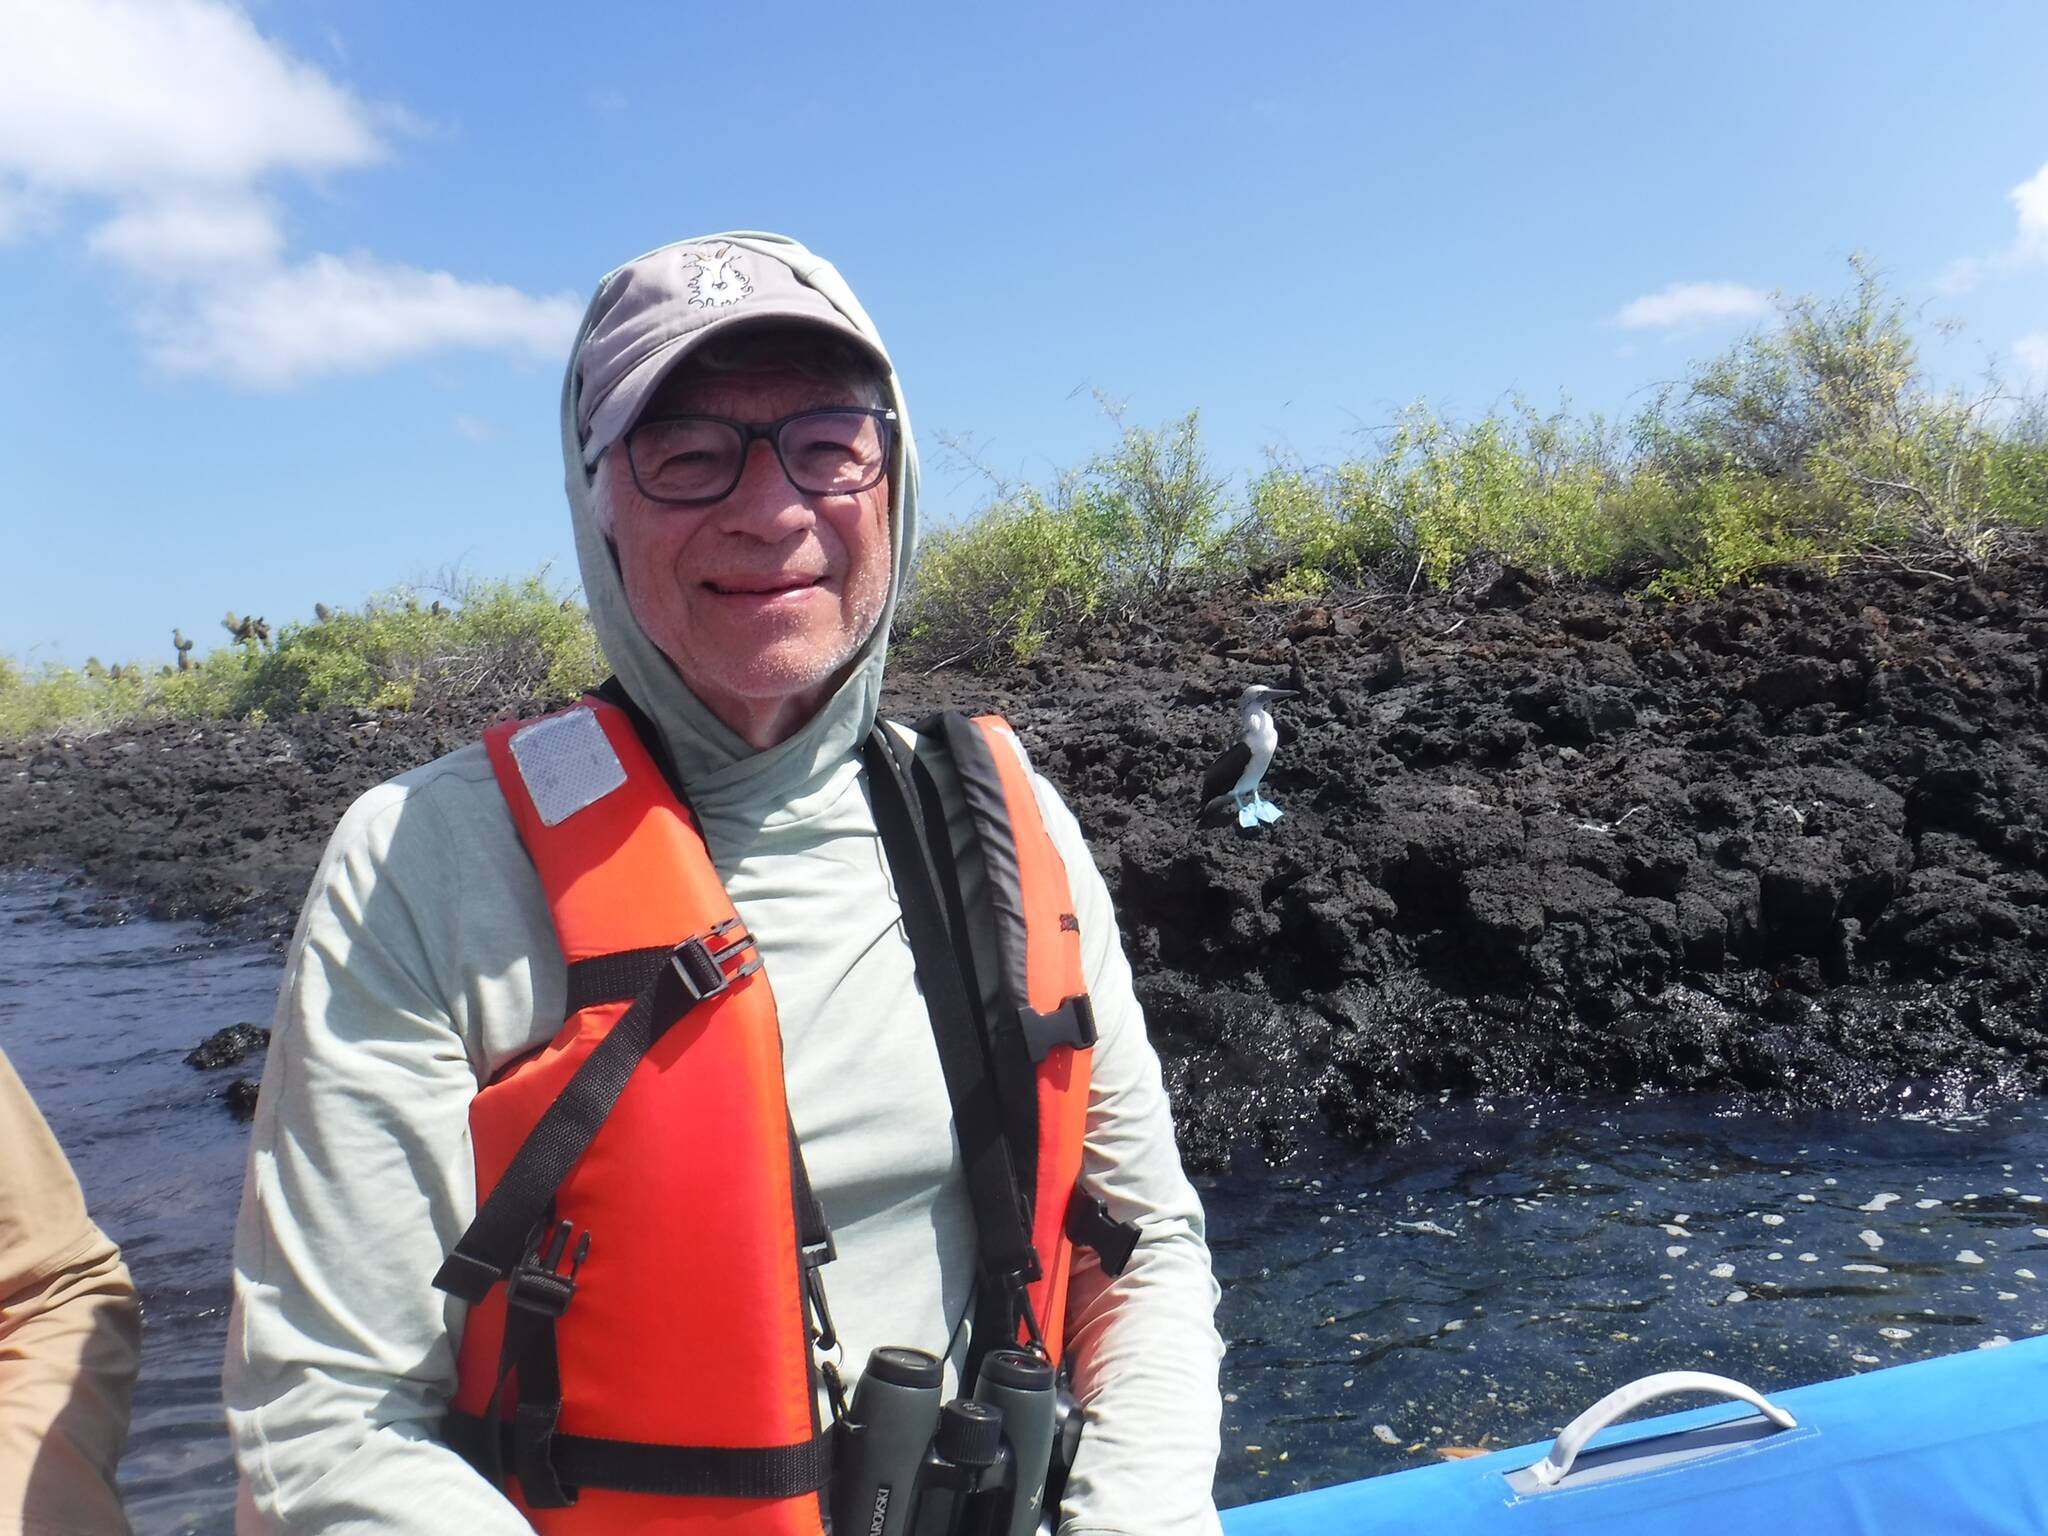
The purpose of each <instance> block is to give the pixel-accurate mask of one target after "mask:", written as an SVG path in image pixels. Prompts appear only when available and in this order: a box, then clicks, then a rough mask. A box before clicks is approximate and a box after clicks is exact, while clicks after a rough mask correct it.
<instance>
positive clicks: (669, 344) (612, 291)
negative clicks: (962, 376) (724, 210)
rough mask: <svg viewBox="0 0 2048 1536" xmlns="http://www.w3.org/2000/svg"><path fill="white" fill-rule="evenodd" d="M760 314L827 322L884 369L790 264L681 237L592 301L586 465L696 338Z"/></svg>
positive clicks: (586, 348)
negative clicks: (680, 239) (681, 238)
mask: <svg viewBox="0 0 2048 1536" xmlns="http://www.w3.org/2000/svg"><path fill="white" fill-rule="evenodd" d="M760 320H797V321H803V322H806V323H809V324H813V325H820V326H824V327H825V328H827V329H828V330H831V331H833V332H836V333H837V334H838V335H839V336H841V337H843V338H845V339H846V340H848V341H851V342H854V343H855V344H857V345H858V346H859V347H860V349H861V350H862V351H863V352H865V353H867V354H868V355H869V356H871V357H873V358H874V359H875V361H876V363H877V364H878V365H879V366H880V367H881V368H882V370H883V371H884V372H885V373H886V372H887V371H888V368H889V360H888V358H886V357H885V356H883V355H882V352H881V350H880V348H878V347H877V346H876V345H875V343H874V342H872V341H870V340H869V339H868V338H867V337H866V336H864V335H862V334H861V332H860V329H859V328H858V327H857V326H855V325H854V323H853V322H852V321H851V320H849V319H848V318H847V317H846V316H845V315H844V314H842V313H840V311H839V310H838V309H837V308H835V307H834V306H833V304H832V302H831V300H829V299H827V298H826V297H825V296H824V295H823V294H822V293H820V292H818V290H817V289H815V288H813V287H811V286H810V285H808V284H807V283H805V282H803V281H802V280H801V279H800V278H798V276H797V275H796V273H795V272H794V271H793V270H791V268H790V267H789V266H788V265H787V264H786V263H784V262H781V261H778V260H776V259H775V257H773V256H771V255H768V254H766V253H764V252H762V251H759V250H755V249H753V248H751V247H748V246H742V245H735V244H732V243H731V242H729V241H726V240H722V239H718V238H712V239H706V240H682V241H678V242H677V243H676V244H674V245H665V246H663V247H662V248H661V249H660V250H658V251H650V252H649V253H648V254H647V255H645V256H642V257H640V258H639V259H638V260H637V261H632V262H628V263H627V264H626V265H625V266H623V267H620V268H619V269H618V271H616V272H614V273H612V274H611V275H610V276H609V277H607V278H606V279H605V280H604V284H603V286H602V287H600V288H599V289H598V292H597V298H596V299H595V301H593V303H592V304H591V310H590V323H589V327H588V328H587V329H586V330H585V332H584V334H583V342H582V345H581V346H579V347H578V348H577V349H576V389H577V395H576V430H577V433H578V435H579V437H580V438H581V439H582V443H583V462H584V464H585V465H591V464H595V463H596V462H597V460H598V456H599V455H600V454H602V453H603V452H604V451H605V449H607V448H609V447H610V446H611V445H612V444H613V443H615V442H617V441H618V440H619V438H620V437H621V436H622V435H623V434H624V433H625V431H626V429H627V428H628V427H630V426H631V425H632V424H633V422H634V420H635V419H636V418H637V417H638V416H639V414H640V411H641V408H642V407H644V406H645V405H646V404H647V402H648V400H649V398H651V397H652V395H653V394H654V391H655V390H656V389H658V388H659V387H660V385H661V381H662V380H663V379H665V378H667V377H668V374H669V371H670V370H671V369H672V368H674V367H675V366H676V364H678V363H679V362H681V361H682V360H683V358H684V357H685V356H687V355H688V354H689V351H690V349H691V348H692V347H694V346H695V345H696V344H697V343H698V342H700V341H702V340H703V339H704V338H705V337H706V336H709V335H711V334H712V333H713V332H715V331H722V330H727V329H729V328H731V327H733V326H736V325H743V324H748V323H751V322H754V321H760Z"/></svg>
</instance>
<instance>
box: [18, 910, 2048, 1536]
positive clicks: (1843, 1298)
mask: <svg viewBox="0 0 2048 1536" xmlns="http://www.w3.org/2000/svg"><path fill="white" fill-rule="evenodd" d="M85 900H86V898H85V897H82V896H80V895H78V894H76V893H67V892H66V891H65V890H64V888H63V887H62V886H61V885H59V884H58V883H56V882H54V881H50V880H47V879H42V878H32V877H23V876H0V1045H4V1047H5V1048H6V1050H7V1053H8V1055H9V1057H10V1058H11V1059H12V1060H13V1062H14V1064H15V1067H16V1069H17V1070H18V1071H19V1072H20V1073H21V1075H22V1077H23V1078H24V1079H25V1080H26V1081H27V1082H28V1084H29V1086H30V1087H31V1089H32V1090H33V1091H34V1092H35V1093H36V1095H37V1098H38V1100H39V1102H40V1103H41V1104H42V1106H43V1109H44V1112H45V1114H46V1115H47V1116H48V1118H49V1120H50V1122H51V1124H52V1126H53V1128H54V1129H55V1130H56V1133H57V1136H58V1139H59V1140H60V1141H62V1142H63V1144H64V1146H65V1149H66V1150H67V1151H68V1152H69V1153H70V1155H71V1158H72V1160H73V1163H74V1165H75V1166H76V1167H77V1169H78V1172H79V1176H80V1178H81V1180H82V1182H83V1183H84V1185H85V1189H86V1195H87V1198H88V1200H89V1201H90V1202H91V1205H92V1209H93V1212H94V1214H95V1216H96V1217H97V1218H98V1220H99V1221H100V1223H101V1225H102V1226H104V1227H105V1228H106V1229H107V1230H108V1232H109V1233H111V1234H112V1235H113V1236H114V1238H115V1239H116V1240H117V1241H119V1242H120V1243H121V1245H122V1247H123V1249H124V1251H125V1253H126V1255H127V1258H128V1261H129V1264H130V1266H131V1268H132V1269H133V1271H134V1275H135V1279H136V1283H137V1285H138V1286H139V1287H140V1289H141V1291H142V1295H143V1305H144V1310H145V1315H146V1331H145V1336H144V1347H143V1373H142V1379H141V1381H140V1383H139V1385H138V1387H137V1389H136V1399H135V1420H134V1431H133V1435H132V1437H131V1440H130V1443H129V1447H128V1451H127V1454H126V1456H125V1458H124V1460H123V1462H122V1486H123V1489H124V1491H125V1493H126V1496H127V1499H128V1505H129V1513H130V1516H131V1518H132V1519H133V1521H134V1524H135V1528H136V1530H137V1532H138V1533H140V1536H170V1533H186V1532H207V1533H213V1532H226V1531H228V1530H229V1529H230V1528H231V1524H232V1518H231V1511H232V1508H233V1472H232V1467H231V1465H230V1462H229V1458H228V1452H227V1446H226V1442H225V1439H224V1437H223V1433H222V1430H221V1419H220V1394H219V1384H218V1379H219V1367H220V1356H221V1345H222V1339H223V1336H224V1332H225V1328H226V1322H227V1302H228V1286H227V1272H228V1262H229V1252H230V1246H231V1241H232V1231H233V1224H234V1211H235V1205H236V1202H237V1200H238V1198H239V1195H240V1184H241V1175H242V1159H243V1155H244V1150H245V1147H246V1141H247V1130H246V1128H245V1127H244V1126H242V1125H240V1124H237V1123H236V1122H235V1121H234V1120H233V1119H232V1118H231V1117H230V1116H229V1114H228V1112H227V1110H226V1108H225V1106H224V1105H223V1104H222V1103H221V1102H220V1101H219V1099H218V1098H217V1097H216V1095H217V1094H218V1093H219V1091H220V1090H221V1089H222V1088H224V1087H225V1086H226V1083H227V1081H228V1080H229V1079H230V1078H232V1077H233V1076H234V1075H235V1073H236V1072H237V1071H249V1072H252V1073H253V1072H254V1071H255V1070H256V1065H255V1064H254V1063H253V1062H252V1063H248V1064H245V1066H244V1067H242V1068H229V1069H226V1070H224V1071H221V1072H215V1073H202V1072H198V1071H195V1070H194V1069H192V1068H190V1067H187V1066H185V1065H184V1063H183V1061H182V1059H181V1058H182V1057H183V1056H184V1054H185V1053H186V1052H187V1051H189V1050H190V1049H191V1048H192V1047H193V1046H194V1045H196V1044H198V1043H199V1041H201V1040H202V1039H204V1038H205V1037H206V1036H207V1035H209V1034H211V1033H212V1032H213V1031H214V1030H216V1029H219V1028H221V1027H223V1026H224V1025H227V1024H232V1023H236V1022H238V1021H253V1022H257V1023H267V1022H268V1019H269V1015H270V1008H271V1002H272V999H273V997H274V994H275V992H276V988H277V982H278V974H279V972H278V964H277V962H276V960H275V959H274V958H273V957H272V956H271V955H270V954H269V953H268V952H267V951H266V950H263V949H261V948H253V947H248V946H239V945H222V944H217V943H214V942H212V941H210V940H209V939H208V938H207V937H206V935H205V934H204V933H203V932H202V931H201V930H200V929H198V928H197V927H195V926H193V925H190V924H160V923H135V924H131V925H128V926H126V927H119V928H88V927H82V926H78V925H77V924H76V923H74V922H72V921H69V920H67V918H66V917H65V915H64V913H65V909H66V908H67V907H70V908H75V907H79V906H83V905H84V903H85ZM1423 1129H1424V1132H1425V1139H1422V1140H1418V1141H1415V1142H1412V1143H1410V1144H1407V1145H1404V1146H1402V1147H1398V1148H1386V1149H1376V1150H1374V1151H1371V1152H1365V1153H1359V1152H1351V1151H1335V1150H1330V1151H1326V1152H1325V1153H1324V1154H1323V1155H1322V1156H1320V1157H1319V1158H1318V1159H1316V1169H1315V1171H1313V1172H1301V1171H1288V1172H1282V1173H1277V1174H1264V1175H1239V1176H1232V1177H1229V1178H1221V1179H1205V1180H1202V1181H1200V1182H1201V1186H1202V1192H1203V1197H1204V1200H1205V1201H1206V1203H1207V1205H1208V1208H1209V1220H1210V1235H1211V1241H1212V1244H1213V1247H1214V1251H1215V1256H1216V1271H1217V1276H1218V1279H1219V1281H1220V1282H1221V1283H1222V1286H1223V1293H1224V1294H1223V1305H1222V1311H1221V1315H1220V1322H1221V1325H1222V1328H1223V1332H1224V1337H1225V1339H1226V1340H1227V1342H1228V1344H1229V1354H1228V1356H1227V1358H1226V1359H1225V1361H1224V1368H1223V1387H1224V1392H1225V1405H1224V1435H1223V1459H1222V1464H1221V1467H1220V1469H1219V1474H1218V1494H1219V1497H1220V1498H1221V1499H1222V1500H1223V1501H1224V1502H1225V1503H1239V1502H1243V1501H1244V1500H1247V1499H1253V1498H1266V1497H1271V1496H1274V1495H1277V1494H1280V1493H1284V1492H1290V1491H1293V1490H1295V1489H1299V1488H1307V1487H1314V1486H1320V1485H1322V1484H1325V1483H1330V1482H1336V1481H1340V1480H1342V1479H1344V1478H1348V1477H1357V1476H1363V1475H1366V1474H1367V1473H1373V1472H1381V1471H1389V1470H1393V1469H1396V1468H1399V1467H1405V1466H1412V1465H1417V1464H1420V1463H1423V1462H1425V1461H1428V1460H1431V1459H1434V1457H1435V1455H1436V1453H1437V1450H1438V1449H1439V1448H1440V1447H1443V1446H1456V1445H1479V1444H1481V1443H1482V1442H1483V1443H1485V1444H1486V1445H1488V1446H1499V1445H1505V1444H1514V1443H1520V1442H1523V1441H1528V1440H1532V1439H1536V1438H1539V1437H1542V1436H1544V1435H1547V1434H1549V1433H1551V1432H1553V1431H1554V1430H1555V1429H1556V1428H1558V1427H1559V1426H1561V1425H1562V1424H1563V1423H1564V1421H1565V1420H1567V1419H1568V1418H1570V1417H1571V1416H1572V1415H1573V1414H1574V1413H1575V1412H1576V1411H1577V1410H1578V1409H1579V1408H1581V1407H1583V1406H1584V1405H1585V1404H1586V1403H1588V1402H1590V1401H1591V1400H1592V1399H1593V1398H1595V1397H1598V1396H1599V1395H1600V1394H1601V1393H1603V1392H1605V1391H1606V1390H1607V1389H1608V1388H1610V1387H1612V1386H1614V1385H1616V1384H1618V1383H1619V1382H1621V1381H1623V1380H1626V1379H1628V1378H1630V1377H1633V1376H1637V1375H1641V1374H1643V1373H1645V1372H1648V1371H1652V1370H1660V1369H1668V1368H1672V1367H1677V1366H1682V1365H1691V1366H1700V1367H1704V1368H1706V1369H1711V1370H1716V1371H1719V1372H1721V1373H1722V1374H1725V1375H1733V1376H1738V1377H1742V1378H1744V1379H1747V1380H1749V1381H1751V1382H1752V1383H1753V1384H1754V1385H1757V1386H1760V1387H1763V1388H1765V1389H1768V1388H1770V1387H1773V1386H1780V1385H1790V1384H1795V1383H1800V1382H1806V1381H1813V1380H1819V1379H1822V1378H1825V1377H1832V1376H1841V1375H1846V1374H1849V1373H1851V1372H1855V1371H1859V1370H1868V1369H1874V1368H1876V1367H1878V1366H1881V1365H1888V1364H1893V1363H1897V1362H1900V1361H1904V1360H1909V1359H1919V1358H1922V1357H1925V1356H1929V1355H1938V1354H1947V1353H1951V1352H1954V1351H1957V1350H1964V1349H1974V1348H1977V1347H1980V1346H1983V1345H1987V1344H1995V1342H1996V1341H1997V1340H1999V1339H2001V1338H2007V1339H2017V1338H2020V1337H2023V1336H2025V1335H2027V1334H2032V1333H2040V1332H2043V1331H2048V1281H2044V1280H2043V1279H2041V1278H2039V1277H2048V1104H2043V1103H2038V1102H2036V1103H2030V1104H2026V1105H2022V1106H2018V1107H2014V1106H2004V1107H1998V1108H1992V1109H1988V1110H1986V1109H1973V1108H1972V1107H1971V1106H1970V1104H1969V1103H1968V1101H1967V1099H1966V1098H1965V1097H1964V1096H1963V1095H1961V1094H1960V1093H1953V1092H1951V1093H1942V1092H1939V1091H1936V1092H1934V1093H1932V1094H1930V1093H1929V1092H1928V1091H1927V1090H1925V1089H1923V1090H1922V1091H1920V1092H1919V1093H1918V1094H1916V1095H1914V1096H1912V1097H1909V1098H1905V1099H1902V1100H1901V1101H1900V1102H1899V1104H1898V1105H1897V1106H1896V1108H1895V1109H1894V1110H1893V1111H1892V1112H1891V1113H1888V1114H1886V1115H1883V1116H1868V1115H1856V1116H1849V1115H1808V1116H1803V1117H1800V1118H1798V1119H1796V1120H1781V1119H1772V1118H1765V1117H1757V1116H1748V1115H1741V1114H1737V1113H1733V1112H1731V1111H1730V1110H1729V1109H1728V1108H1727V1107H1726V1106H1725V1105H1721V1104H1717V1103H1716V1102H1715V1101H1712V1100H1707V1099H1691V1100H1669V1101H1655V1100H1653V1101H1647V1102H1642V1103H1633V1104H1612V1105H1600V1106H1589V1105H1586V1104H1583V1103H1577V1104H1548V1105H1545V1104H1529V1103H1516V1104H1502V1105H1494V1106H1473V1105H1462V1106H1446V1107H1444V1108H1443V1109H1442V1110H1440V1111H1439V1112H1438V1113H1437V1114H1436V1115H1434V1116H1433V1117H1429V1118H1427V1119H1426V1120H1425V1122H1424V1127H1423ZM1885 1195H1892V1196H1896V1197H1897V1198H1895V1199H1891V1200H1883V1199H1881V1198H1880V1197H1882V1196H1885ZM1870 1206H1875V1207H1879V1208H1877V1209H1864V1207H1870ZM1774 1217H1775V1218H1778V1219H1777V1220H1775V1221H1773V1220H1771V1218H1774ZM1667 1229H1675V1230H1667ZM1864 1232H1868V1233H1870V1234H1871V1236H1873V1237H1875V1238H1877V1239H1878V1241H1879V1244H1880V1245H1881V1246H1872V1244H1871V1243H1869V1242H1868V1241H1866V1240H1865V1239H1864V1238H1863V1237H1862V1236H1861V1235H1860V1234H1862V1233H1864ZM1672 1249H1683V1250H1684V1251H1683V1252H1680V1253H1675V1254H1674V1253H1672V1252H1671V1251H1670V1250H1672ZM1808 1255H1811V1257H1810V1258H1809V1257H1808ZM1972 1259H1975V1260H1980V1261H1981V1262H1971V1260H1972ZM1849 1266H1860V1267H1855V1268H1852V1267H1849ZM1724 1271H1725V1272H1724ZM2030 1277H2031V1278H2030ZM1886 1330H1891V1331H1890V1333H1887V1332H1886Z"/></svg>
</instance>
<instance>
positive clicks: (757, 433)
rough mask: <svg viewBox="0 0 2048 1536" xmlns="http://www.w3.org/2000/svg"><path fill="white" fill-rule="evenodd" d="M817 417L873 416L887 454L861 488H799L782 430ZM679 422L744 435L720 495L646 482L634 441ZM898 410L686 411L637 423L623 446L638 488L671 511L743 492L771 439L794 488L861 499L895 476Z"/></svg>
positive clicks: (863, 407) (850, 407) (829, 407)
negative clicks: (760, 445)
mask: <svg viewBox="0 0 2048 1536" xmlns="http://www.w3.org/2000/svg"><path fill="white" fill-rule="evenodd" d="M813 416H868V417H872V418H873V420H874V422H875V424H876V426H877V427H879V428H880V429H881V433H882V452H881V455H880V457H879V458H877V460H876V461H875V472H874V474H873V475H872V476H870V477H869V478H868V479H866V480H864V481H862V482H861V483H860V484H859V485H856V486H850V487H847V488H846V489H843V490H841V489H834V490H829V491H812V490H806V489H805V488H804V487H803V486H802V485H800V484H798V482H797V478H796V476H795V475H793V474H791V473H790V472H789V460H787V459H785V458H784V457H783V456H782V432H783V429H784V428H785V427H787V426H789V424H790V423H791V422H797V421H803V420H806V419H807V418H809V417H813ZM676 421H711V422H716V423H717V424H718V425H720V426H723V427H731V428H732V429H733V430H734V431H735V432H737V433H739V435H740V452H739V457H738V458H737V459H735V460H734V461H733V473H732V480H731V481H730V482H729V483H728V484H727V485H726V487H725V489H724V490H722V491H720V492H719V493H718V494H717V495H716V496H658V495H656V494H655V493H654V492H653V491H650V490H648V489H647V487H646V486H645V485H644V484H642V483H641V480H640V465H639V463H638V462H637V461H636V460H635V459H634V457H633V439H634V437H636V436H637V435H638V434H639V432H640V429H641V428H642V427H658V426H662V425H665V424H667V423H669V422H676ZM896 422H897V417H896V413H895V411H893V410H891V409H890V408H889V407H887V406H876V405H820V406H813V407H812V408H811V409H810V410H807V411H792V412H791V413H790V414H789V415H787V416H783V417H779V418H778V419H776V420H774V421H735V420H734V419H733V418H732V417H730V416H708V415H706V414H705V413H703V412H702V411H686V412H682V413H679V414H677V415H674V416H650V417H647V418H645V419H644V420H641V421H636V422H634V423H633V425H632V426H630V427H628V428H627V429H626V432H625V435H624V436H622V437H621V438H620V439H619V446H620V447H621V448H622V449H624V450H625V454H626V469H627V472H628V473H630V474H631V475H632V477H633V485H634V487H635V488H636V489H637V490H638V491H639V492H640V494H641V495H642V496H645V497H646V498H647V499H648V500H649V501H653V502H659V503H660V504H661V505H662V506H665V507H708V506H710V505H711V504H712V503H713V502H717V501H723V500H725V498H726V497H728V496H730V495H731V494H732V493H733V492H734V491H736V490H738V489H739V483H740V481H741V480H742V479H744V478H745V476H746V473H747V458H748V455H749V454H751V453H752V452H753V448H754V444H755V443H756V442H759V441H764V440H765V441H766V442H767V444H768V446H769V448H770V449H771V450H773V452H774V454H775V462H776V464H777V465H779V466H780V467H781V470H782V475H783V478H784V479H785V480H787V481H788V482H789V483H790V484H791V485H792V486H795V487H796V489H797V490H798V491H800V492H802V494H804V495H806V496H858V495H859V494H860V493H861V492H862V491H866V490H871V489H873V488H874V487H875V486H876V485H878V484H879V483H880V482H881V479H882V477H883V476H884V475H886V474H888V472H889V462H890V460H891V459H893V458H894V457H895V454H896Z"/></svg>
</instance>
